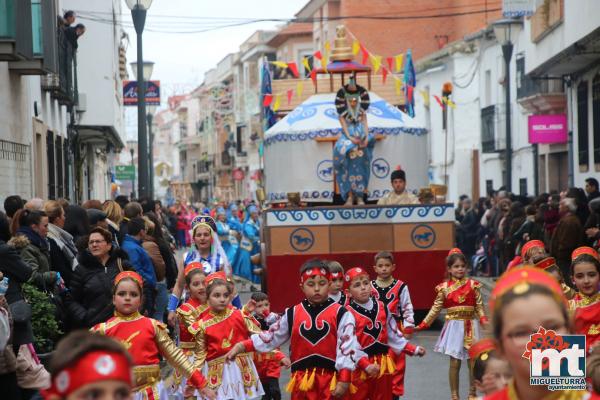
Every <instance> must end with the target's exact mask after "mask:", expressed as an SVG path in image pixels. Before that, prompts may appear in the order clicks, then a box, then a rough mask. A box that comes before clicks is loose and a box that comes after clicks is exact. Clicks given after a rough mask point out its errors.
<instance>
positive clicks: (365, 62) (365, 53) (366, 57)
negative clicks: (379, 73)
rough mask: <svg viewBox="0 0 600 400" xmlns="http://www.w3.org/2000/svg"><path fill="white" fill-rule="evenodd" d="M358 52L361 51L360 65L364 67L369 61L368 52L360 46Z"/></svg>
mask: <svg viewBox="0 0 600 400" xmlns="http://www.w3.org/2000/svg"><path fill="white" fill-rule="evenodd" d="M360 51H362V64H363V65H366V64H367V61H368V60H369V52H368V51H367V49H366V48H365V46H363V45H362V44H361V45H360Z"/></svg>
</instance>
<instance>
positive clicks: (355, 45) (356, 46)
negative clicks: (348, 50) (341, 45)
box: [352, 40, 360, 55]
mask: <svg viewBox="0 0 600 400" xmlns="http://www.w3.org/2000/svg"><path fill="white" fill-rule="evenodd" d="M359 51H360V43H358V40H354V41H353V42H352V54H354V55H357V54H358V52H359Z"/></svg>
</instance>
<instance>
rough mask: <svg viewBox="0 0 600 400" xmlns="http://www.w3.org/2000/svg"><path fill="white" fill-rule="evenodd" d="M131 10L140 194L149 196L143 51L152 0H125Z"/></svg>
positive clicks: (140, 195)
mask: <svg viewBox="0 0 600 400" xmlns="http://www.w3.org/2000/svg"><path fill="white" fill-rule="evenodd" d="M125 2H126V3H127V7H129V9H130V10H131V18H132V19H133V25H134V27H135V33H136V36H137V59H138V63H137V65H136V67H137V68H134V71H136V69H137V71H136V72H134V74H135V75H136V79H137V93H138V96H137V100H138V146H139V148H138V185H139V187H138V196H139V197H140V198H141V197H146V196H148V160H147V159H146V155H147V154H148V138H147V137H146V99H145V94H146V85H145V82H144V63H143V60H144V56H143V53H142V33H143V32H144V24H145V23H146V11H147V10H148V9H149V8H150V5H151V4H152V0H125Z"/></svg>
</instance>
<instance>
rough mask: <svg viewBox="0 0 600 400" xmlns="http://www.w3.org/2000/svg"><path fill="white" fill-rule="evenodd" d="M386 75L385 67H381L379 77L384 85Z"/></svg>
mask: <svg viewBox="0 0 600 400" xmlns="http://www.w3.org/2000/svg"><path fill="white" fill-rule="evenodd" d="M387 76H388V70H387V69H385V68H384V69H382V70H381V79H382V82H383V84H384V85H385V81H386V80H387Z"/></svg>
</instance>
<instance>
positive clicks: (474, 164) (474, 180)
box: [471, 149, 481, 204]
mask: <svg viewBox="0 0 600 400" xmlns="http://www.w3.org/2000/svg"><path fill="white" fill-rule="evenodd" d="M471 170H472V171H473V174H472V175H471V199H473V204H475V202H476V201H478V200H479V197H481V194H480V193H481V192H480V190H479V150H478V149H473V153H472V157H471Z"/></svg>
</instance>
